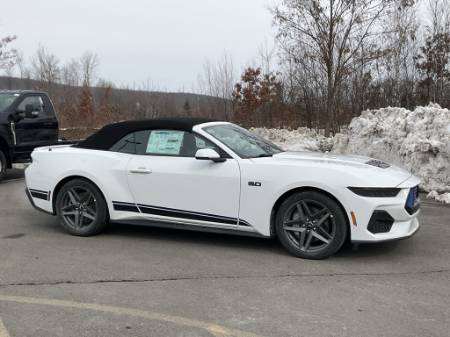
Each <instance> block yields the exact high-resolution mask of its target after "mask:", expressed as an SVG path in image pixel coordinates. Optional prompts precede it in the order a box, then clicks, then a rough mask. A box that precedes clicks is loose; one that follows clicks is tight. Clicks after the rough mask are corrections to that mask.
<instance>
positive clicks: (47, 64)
mask: <svg viewBox="0 0 450 337" xmlns="http://www.w3.org/2000/svg"><path fill="white" fill-rule="evenodd" d="M59 63H60V61H59V59H58V58H57V57H56V55H54V54H52V53H50V52H48V51H47V50H46V49H45V48H44V47H43V46H39V48H38V50H37V51H36V55H35V56H34V57H33V58H32V60H31V67H32V73H33V77H34V79H36V80H38V81H41V82H42V84H43V85H44V86H45V88H46V89H47V90H50V88H51V87H52V86H53V85H54V84H55V83H57V82H59V80H60V67H59Z"/></svg>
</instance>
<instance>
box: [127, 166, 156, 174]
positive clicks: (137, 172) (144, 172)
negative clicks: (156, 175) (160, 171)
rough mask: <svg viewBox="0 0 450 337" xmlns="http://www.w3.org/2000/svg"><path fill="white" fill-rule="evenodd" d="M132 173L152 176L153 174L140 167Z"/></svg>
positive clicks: (132, 170) (131, 171)
mask: <svg viewBox="0 0 450 337" xmlns="http://www.w3.org/2000/svg"><path fill="white" fill-rule="evenodd" d="M130 173H134V174H150V173H152V170H150V169H148V168H145V167H138V168H137V169H131V170H130Z"/></svg>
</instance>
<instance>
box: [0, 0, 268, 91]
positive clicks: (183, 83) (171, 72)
mask: <svg viewBox="0 0 450 337" xmlns="http://www.w3.org/2000/svg"><path fill="white" fill-rule="evenodd" d="M273 3H274V1H273V0H128V1H124V0H39V1H37V0H15V1H3V0H2V1H0V37H1V36H4V35H8V34H14V35H17V37H18V39H17V41H16V42H14V47H15V48H17V49H18V50H21V51H22V52H23V53H24V56H25V58H26V59H27V60H28V59H29V58H30V57H31V56H32V55H33V54H34V52H35V51H36V49H37V48H38V46H39V44H41V45H43V46H45V47H46V48H47V49H48V50H49V51H51V52H52V53H54V54H56V55H57V56H58V57H59V58H60V59H61V60H62V61H63V62H64V61H66V60H69V59H70V58H72V57H78V56H80V55H81V54H82V53H83V52H84V51H86V50H90V51H92V52H95V53H96V54H97V55H98V57H99V59H100V68H99V76H101V77H102V78H105V79H108V80H112V81H113V82H115V83H116V84H117V85H126V84H129V85H133V83H134V84H136V85H139V84H141V83H143V82H145V81H146V80H147V79H150V80H151V81H153V82H155V83H157V84H158V85H159V86H160V89H167V90H183V89H184V90H186V91H190V90H191V89H192V85H193V84H195V82H196V78H197V75H198V74H199V72H201V69H202V65H203V63H204V61H205V60H206V59H210V60H215V59H217V58H219V57H220V56H221V54H223V52H224V51H225V50H226V51H227V52H228V53H230V54H231V55H232V56H233V58H234V61H235V63H236V64H237V65H238V66H242V65H245V64H248V63H249V62H250V61H251V60H252V59H254V58H255V57H256V55H257V50H258V47H259V46H261V45H262V44H265V43H266V44H269V45H271V44H273V29H272V21H271V15H270V13H269V11H268V9H267V8H268V7H269V6H270V5H271V4H273Z"/></svg>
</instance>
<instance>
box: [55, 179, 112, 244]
mask: <svg viewBox="0 0 450 337" xmlns="http://www.w3.org/2000/svg"><path fill="white" fill-rule="evenodd" d="M56 212H57V215H58V217H59V222H60V224H61V226H62V227H63V228H64V229H65V230H66V231H68V232H69V233H70V234H72V235H77V236H91V235H95V234H98V233H100V232H101V231H102V230H103V229H104V228H105V227H106V225H107V224H108V207H107V205H106V201H105V199H104V198H103V195H102V194H101V192H100V190H99V189H98V188H97V187H96V186H95V185H94V184H92V183H90V182H89V181H86V180H84V179H75V180H71V181H69V182H67V183H66V184H65V185H64V186H63V187H62V188H61V190H60V191H59V192H58V195H57V196H56Z"/></svg>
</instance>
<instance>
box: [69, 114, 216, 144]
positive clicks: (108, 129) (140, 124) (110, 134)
mask: <svg viewBox="0 0 450 337" xmlns="http://www.w3.org/2000/svg"><path fill="white" fill-rule="evenodd" d="M216 121H217V120H212V119H206V118H158V119H145V120H133V121H125V122H119V123H113V124H109V125H106V126H104V127H103V128H101V129H100V130H99V131H97V132H96V133H94V134H93V135H91V136H89V137H88V138H86V139H85V140H83V141H81V142H79V143H78V144H77V145H74V146H76V147H80V148H83V149H92V150H109V149H110V148H111V146H113V145H114V144H115V143H117V142H118V141H119V140H121V139H122V138H123V137H125V136H126V135H128V134H130V133H132V132H136V131H141V130H158V129H159V130H161V129H169V130H180V131H187V132H189V131H192V128H193V127H194V126H195V125H198V124H203V123H208V122H216Z"/></svg>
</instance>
